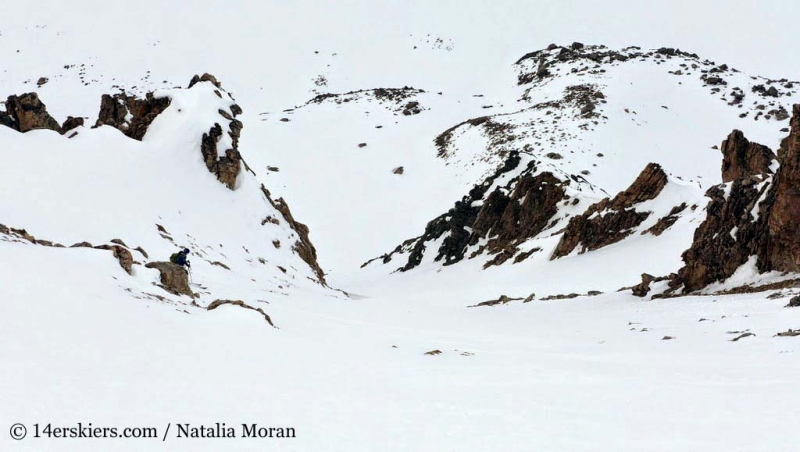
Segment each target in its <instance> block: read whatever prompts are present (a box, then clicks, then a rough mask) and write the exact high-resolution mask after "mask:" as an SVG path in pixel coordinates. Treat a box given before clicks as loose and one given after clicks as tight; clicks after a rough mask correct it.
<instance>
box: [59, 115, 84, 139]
mask: <svg viewBox="0 0 800 452" xmlns="http://www.w3.org/2000/svg"><path fill="white" fill-rule="evenodd" d="M82 125H83V118H76V117H74V116H68V117H67V119H66V120H65V121H64V124H62V125H61V134H62V135H63V134H65V133H67V132H69V131H70V130H72V129H74V128H76V127H80V126H82Z"/></svg>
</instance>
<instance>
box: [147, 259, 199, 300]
mask: <svg viewBox="0 0 800 452" xmlns="http://www.w3.org/2000/svg"><path fill="white" fill-rule="evenodd" d="M145 267H147V268H154V269H156V270H158V271H159V272H160V273H161V287H162V288H163V289H164V290H166V291H167V292H171V293H174V294H176V295H188V296H190V297H192V298H194V297H195V295H194V293H193V292H192V289H191V288H189V274H188V273H187V272H186V270H184V269H183V267H181V266H180V265H175V264H173V263H172V262H149V263H147V265H145Z"/></svg>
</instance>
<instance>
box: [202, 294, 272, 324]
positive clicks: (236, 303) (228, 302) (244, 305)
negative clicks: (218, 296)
mask: <svg viewBox="0 0 800 452" xmlns="http://www.w3.org/2000/svg"><path fill="white" fill-rule="evenodd" d="M224 305H231V306H239V307H240V308H245V309H250V310H253V311H256V312H258V313H259V314H261V315H263V316H264V320H266V321H267V323H269V324H270V325H271V326H272V327H273V328H277V327H276V326H275V324H274V323H272V319H271V318H270V316H269V314H267V313H266V312H264V310H263V309H261V308H254V307H252V306H250V305H249V304H247V303H245V302H244V301H242V300H214V301H212V302H211V304H209V305H208V307H206V310H208V311H213V310H214V309H217V308H218V307H220V306H224Z"/></svg>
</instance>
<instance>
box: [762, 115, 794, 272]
mask: <svg viewBox="0 0 800 452" xmlns="http://www.w3.org/2000/svg"><path fill="white" fill-rule="evenodd" d="M790 130H791V131H790V133H789V136H788V137H786V138H785V139H784V140H783V141H782V142H781V147H780V149H779V150H778V160H779V161H780V164H781V167H780V169H778V172H777V173H776V174H775V181H774V184H773V185H774V189H773V190H771V192H770V194H769V196H768V197H767V200H766V204H767V205H768V206H771V209H769V210H768V211H767V212H766V213H767V226H768V230H769V242H768V244H767V246H766V253H767V256H766V259H764V261H765V262H764V267H763V270H764V271H768V270H778V271H790V272H797V271H798V270H800V105H795V106H794V108H793V116H792V120H791V129H790Z"/></svg>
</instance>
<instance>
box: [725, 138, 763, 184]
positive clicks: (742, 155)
mask: <svg viewBox="0 0 800 452" xmlns="http://www.w3.org/2000/svg"><path fill="white" fill-rule="evenodd" d="M720 149H721V150H722V181H723V182H731V181H734V180H736V179H742V178H745V177H748V176H752V175H754V174H771V173H772V170H771V169H770V165H771V164H772V162H773V160H775V153H774V152H772V150H771V149H770V148H768V147H766V146H764V145H761V144H758V143H751V142H750V141H748V140H747V138H745V137H744V134H743V133H742V132H741V131H740V130H734V131H733V132H731V134H730V135H728V138H727V139H726V140H725V141H723V142H722V147H721V148H720Z"/></svg>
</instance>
